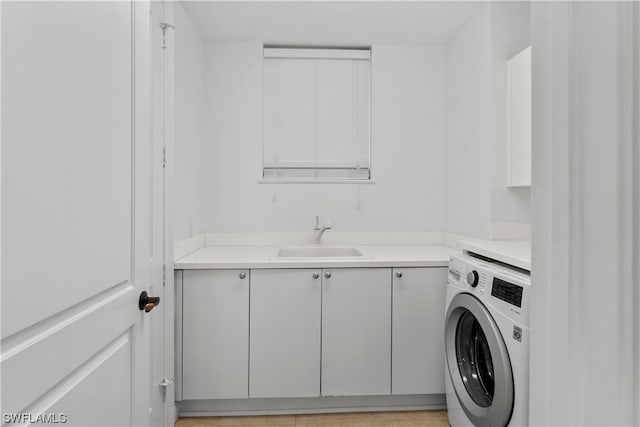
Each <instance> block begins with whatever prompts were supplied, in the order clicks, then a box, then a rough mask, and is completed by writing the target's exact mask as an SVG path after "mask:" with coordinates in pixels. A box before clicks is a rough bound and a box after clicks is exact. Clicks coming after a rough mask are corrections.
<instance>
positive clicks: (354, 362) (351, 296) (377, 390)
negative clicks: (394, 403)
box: [322, 268, 391, 396]
mask: <svg viewBox="0 0 640 427" xmlns="http://www.w3.org/2000/svg"><path fill="white" fill-rule="evenodd" d="M323 273H324V274H323V279H322V395H323V396H341V395H345V396H349V395H352V396H353V395H355V396H358V395H361V396H366V395H376V394H390V393H391V269H389V268H354V269H348V268H345V269H328V270H323ZM327 273H331V277H330V278H327Z"/></svg>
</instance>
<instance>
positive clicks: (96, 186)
mask: <svg viewBox="0 0 640 427" xmlns="http://www.w3.org/2000/svg"><path fill="white" fill-rule="evenodd" d="M148 43H149V4H148V3H143V2H135V3H134V2H39V3H34V2H3V3H2V295H1V296H2V297H1V299H2V302H1V304H2V334H1V336H2V341H1V346H2V353H1V356H0V357H1V359H0V360H1V373H2V397H1V399H2V401H1V406H2V412H3V419H2V422H3V423H7V422H15V421H18V422H22V423H28V422H34V421H38V420H40V421H42V420H44V421H50V422H51V421H55V420H58V421H61V420H66V421H67V425H83V426H89V425H99V424H102V425H114V426H116V425H117V426H119V425H148V423H149V386H148V384H149V369H148V359H149V350H148V345H149V343H148V327H149V325H148V322H149V317H150V316H152V315H155V312H154V311H152V312H150V313H149V314H145V312H144V311H141V310H139V309H138V299H139V295H140V293H141V291H143V290H145V289H146V290H148V286H149V229H150V225H149V209H150V206H149V197H148V196H149V164H148V163H149V162H148V159H149V154H148V151H149V128H150V124H149V98H148V95H149V79H148V77H149V58H148V54H149V46H148ZM38 416H40V417H41V418H38Z"/></svg>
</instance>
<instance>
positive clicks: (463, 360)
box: [456, 310, 495, 408]
mask: <svg viewBox="0 0 640 427" xmlns="http://www.w3.org/2000/svg"><path fill="white" fill-rule="evenodd" d="M456 359H457V361H458V370H459V371H460V377H461V378H462V383H463V384H464V387H465V388H466V389H467V393H469V397H471V399H472V400H473V401H474V402H475V403H476V404H477V405H478V406H480V407H482V408H487V407H489V406H491V402H492V401H493V394H494V391H495V378H494V373H493V360H492V359H491V351H490V350H489V343H488V342H487V337H486V336H485V335H484V332H483V331H482V326H480V323H478V319H476V318H475V316H474V315H473V314H472V313H471V312H470V311H468V310H467V311H466V312H465V313H464V314H463V315H462V316H460V319H459V320H458V327H457V328H456Z"/></svg>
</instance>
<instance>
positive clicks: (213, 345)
mask: <svg viewBox="0 0 640 427" xmlns="http://www.w3.org/2000/svg"><path fill="white" fill-rule="evenodd" d="M182 313H183V314H182V317H183V324H182V330H183V333H182V340H183V352H182V384H183V385H182V396H183V398H184V399H185V400H188V399H235V398H246V397H248V396H249V392H248V383H249V372H248V366H249V270H185V272H184V275H183V296H182Z"/></svg>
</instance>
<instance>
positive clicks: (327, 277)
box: [324, 271, 331, 279]
mask: <svg viewBox="0 0 640 427" xmlns="http://www.w3.org/2000/svg"><path fill="white" fill-rule="evenodd" d="M324 278H325V279H330V278H331V273H330V272H328V271H327V272H326V273H324Z"/></svg>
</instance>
